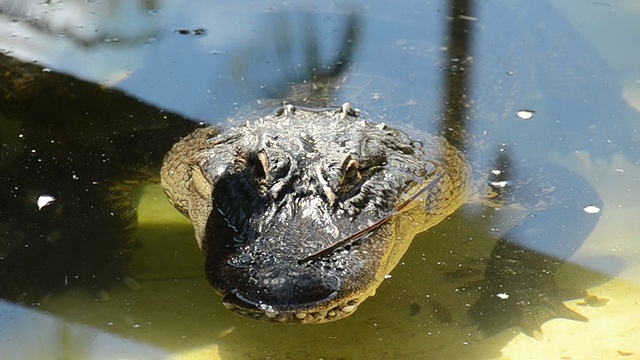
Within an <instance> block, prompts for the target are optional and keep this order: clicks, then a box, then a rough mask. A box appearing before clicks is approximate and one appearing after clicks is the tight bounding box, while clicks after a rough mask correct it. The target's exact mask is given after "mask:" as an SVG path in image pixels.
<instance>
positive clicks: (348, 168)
mask: <svg viewBox="0 0 640 360" xmlns="http://www.w3.org/2000/svg"><path fill="white" fill-rule="evenodd" d="M341 174H342V177H341V178H340V185H343V186H344V185H349V184H354V183H356V182H358V181H359V180H360V164H358V161H357V160H356V159H354V158H353V157H351V155H349V156H347V158H346V159H345V160H344V162H343V163H342V171H341Z"/></svg>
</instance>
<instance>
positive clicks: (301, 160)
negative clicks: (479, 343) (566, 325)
mask: <svg viewBox="0 0 640 360" xmlns="http://www.w3.org/2000/svg"><path fill="white" fill-rule="evenodd" d="M361 114H362V112H361V111H359V110H357V109H354V108H353V107H351V105H350V104H349V103H345V104H343V105H342V106H340V107H335V108H319V109H318V108H304V107H296V106H294V105H291V104H287V105H285V106H284V107H282V108H280V109H278V110H277V111H275V112H274V113H273V114H271V115H268V116H264V117H258V118H254V117H252V115H248V117H246V118H244V117H242V116H239V118H236V119H235V120H236V121H235V122H234V123H235V124H238V125H236V126H230V127H228V128H221V127H219V126H211V127H206V128H203V129H199V130H196V131H195V132H194V133H193V134H191V135H189V136H187V137H185V138H184V139H182V140H181V141H180V142H178V143H177V144H175V145H174V146H173V148H172V149H171V150H170V151H169V152H168V153H167V155H166V156H165V160H164V163H163V167H162V170H161V181H162V185H163V187H164V189H165V192H166V194H167V195H168V197H169V199H170V201H171V203H172V204H173V205H174V206H175V207H176V208H177V209H178V210H179V211H180V212H182V213H183V214H184V215H186V216H188V217H189V218H190V219H191V221H192V222H193V227H194V229H195V236H196V239H197V242H198V245H199V246H200V248H201V250H202V252H203V253H204V255H205V259H206V260H205V269H206V270H205V271H206V276H207V279H208V281H209V282H210V284H211V285H212V287H213V288H214V289H215V291H216V292H218V293H219V294H220V295H221V296H222V297H223V304H224V306H225V307H226V308H228V309H230V310H233V311H234V312H236V313H238V314H241V315H244V316H247V317H250V318H253V319H260V320H265V321H274V322H283V323H323V322H328V321H335V320H338V319H341V318H344V317H346V316H348V315H350V314H352V313H353V312H354V311H355V310H356V309H357V307H358V305H360V304H361V303H362V302H363V301H364V300H365V299H366V298H368V297H370V296H373V295H374V294H375V292H376V289H377V288H378V287H379V286H380V284H381V283H382V282H383V280H384V279H385V276H386V275H387V274H389V273H390V272H391V270H392V269H393V268H394V267H395V266H396V264H397V263H398V261H399V260H400V259H401V257H402V256H403V254H404V253H405V251H407V249H408V247H409V245H410V244H411V242H412V240H413V239H414V237H415V235H416V234H418V233H420V232H423V231H426V230H428V229H429V228H431V227H433V226H435V225H436V224H438V223H439V222H440V221H442V220H443V219H444V218H446V217H447V216H448V215H450V214H451V213H453V212H454V211H456V210H457V209H458V208H459V207H460V206H461V205H462V204H464V203H466V202H468V201H469V200H473V199H474V198H475V199H477V200H478V201H484V202H487V203H489V204H493V205H495V206H512V205H515V204H517V205H519V206H520V207H521V208H524V209H526V210H528V211H530V212H531V213H532V214H534V215H533V216H532V217H530V218H528V219H527V220H525V221H524V222H523V224H521V225H520V226H519V227H515V228H513V229H512V230H510V231H508V232H507V233H506V234H504V235H503V236H502V239H501V241H499V242H498V245H497V246H496V248H495V249H494V251H493V253H492V255H491V258H490V261H489V263H488V266H487V269H486V272H485V283H484V284H483V285H482V286H481V288H482V295H481V297H480V299H479V300H478V302H477V303H476V304H475V305H474V306H473V307H472V309H471V312H470V314H471V316H472V317H474V318H475V319H477V320H478V321H480V323H481V329H482V330H485V331H486V332H488V333H495V332H497V331H499V330H501V329H503V328H505V327H508V326H512V325H519V326H520V327H521V328H522V330H523V331H524V332H525V333H527V334H529V335H532V336H536V337H537V336H538V335H539V334H540V333H541V330H540V325H541V324H542V323H543V322H544V321H546V320H548V319H550V318H553V317H566V318H569V319H575V320H582V321H584V320H586V319H585V318H584V317H583V316H582V315H579V314H577V313H574V312H573V311H571V310H569V309H568V308H567V307H566V306H565V305H564V304H563V303H562V299H561V297H560V294H559V290H558V288H557V286H556V285H555V282H554V280H553V277H554V275H555V272H556V270H557V269H558V267H559V266H560V265H561V260H563V259H565V258H566V257H567V256H569V255H570V254H571V253H573V251H575V249H576V247H577V246H579V243H580V242H581V241H582V239H584V237H585V236H586V235H588V233H589V232H590V230H591V229H592V228H593V226H594V225H595V223H596V222H597V218H598V211H597V210H595V211H588V210H589V209H600V208H601V207H602V204H601V202H600V200H599V198H598V195H597V193H596V192H595V190H594V189H593V188H592V187H591V186H590V185H589V184H588V183H587V182H586V181H585V180H583V179H582V178H580V177H579V176H578V175H576V174H573V173H570V172H569V171H568V170H563V169H556V168H554V169H552V170H550V169H551V168H550V167H548V166H547V167H545V168H536V169H535V170H534V171H533V172H532V173H545V172H548V171H552V172H551V173H550V174H553V176H552V179H545V180H544V181H540V182H539V183H536V182H535V181H531V178H529V177H527V178H524V179H518V178H515V177H513V178H509V177H505V174H506V170H507V169H504V171H505V174H502V175H501V176H499V177H496V178H493V179H489V178H484V179H474V176H473V172H472V170H471V167H470V165H469V163H468V161H467V159H466V157H465V155H464V154H463V153H462V152H460V151H459V150H458V149H457V148H456V147H454V146H452V145H450V144H449V142H448V141H447V140H446V139H445V138H443V137H441V136H435V135H430V134H428V133H424V132H421V131H418V130H415V129H410V130H404V131H403V130H401V129H398V128H394V127H391V126H388V125H386V124H385V123H384V122H381V121H371V120H368V119H365V118H363V116H362V115H361ZM378 120H383V119H378ZM496 169H497V168H495V169H493V170H494V171H493V173H494V174H498V173H500V171H497V170H496ZM557 175H559V176H557ZM554 179H555V180H556V181H555V183H554V182H553V181H554ZM559 179H561V180H559ZM536 180H540V179H536ZM563 181H568V182H570V184H571V189H570V191H566V190H567V189H566V186H563V185H562V182H563ZM477 184H480V185H479V186H476V185H477ZM482 184H484V186H483V185H482ZM585 209H587V211H585ZM559 215H560V216H559ZM567 216H568V218H567ZM558 219H563V220H558ZM567 219H569V220H567ZM565 221H567V222H565ZM527 242H532V243H536V242H545V246H549V248H558V247H559V248H561V249H566V251H562V254H559V255H558V254H556V256H557V257H558V258H553V257H550V256H546V255H544V254H540V253H538V252H536V251H535V250H532V249H529V248H527V246H528V245H531V244H528V243H527ZM501 312H505V313H503V314H501ZM505 318H508V319H510V320H504V321H506V322H503V320H502V319H505Z"/></svg>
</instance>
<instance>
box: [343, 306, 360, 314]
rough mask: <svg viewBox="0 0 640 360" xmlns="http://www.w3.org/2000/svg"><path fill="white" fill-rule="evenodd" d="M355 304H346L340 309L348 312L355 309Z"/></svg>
mask: <svg viewBox="0 0 640 360" xmlns="http://www.w3.org/2000/svg"><path fill="white" fill-rule="evenodd" d="M356 307H357V305H347V306H343V307H341V308H340V311H342V312H346V313H350V312H353V311H354V310H355V309H356Z"/></svg>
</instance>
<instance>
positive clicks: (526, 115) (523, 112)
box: [516, 110, 536, 120]
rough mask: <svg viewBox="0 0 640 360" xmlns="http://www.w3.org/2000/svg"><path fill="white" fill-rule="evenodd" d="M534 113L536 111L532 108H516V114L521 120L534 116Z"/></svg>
mask: <svg viewBox="0 0 640 360" xmlns="http://www.w3.org/2000/svg"><path fill="white" fill-rule="evenodd" d="M535 114H536V112H535V111H533V110H518V111H517V112H516V116H517V117H519V118H520V119H522V120H530V119H532V118H533V117H534V115H535Z"/></svg>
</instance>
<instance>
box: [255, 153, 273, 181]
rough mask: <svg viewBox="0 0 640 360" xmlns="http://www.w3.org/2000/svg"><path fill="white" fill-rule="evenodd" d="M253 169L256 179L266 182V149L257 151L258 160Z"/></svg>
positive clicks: (267, 158)
mask: <svg viewBox="0 0 640 360" xmlns="http://www.w3.org/2000/svg"><path fill="white" fill-rule="evenodd" d="M254 171H255V176H256V179H257V180H258V181H259V182H261V183H262V184H266V182H267V180H268V179H267V178H268V176H269V156H268V155H267V153H266V151H264V150H260V151H258V161H256V164H255V168H254Z"/></svg>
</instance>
